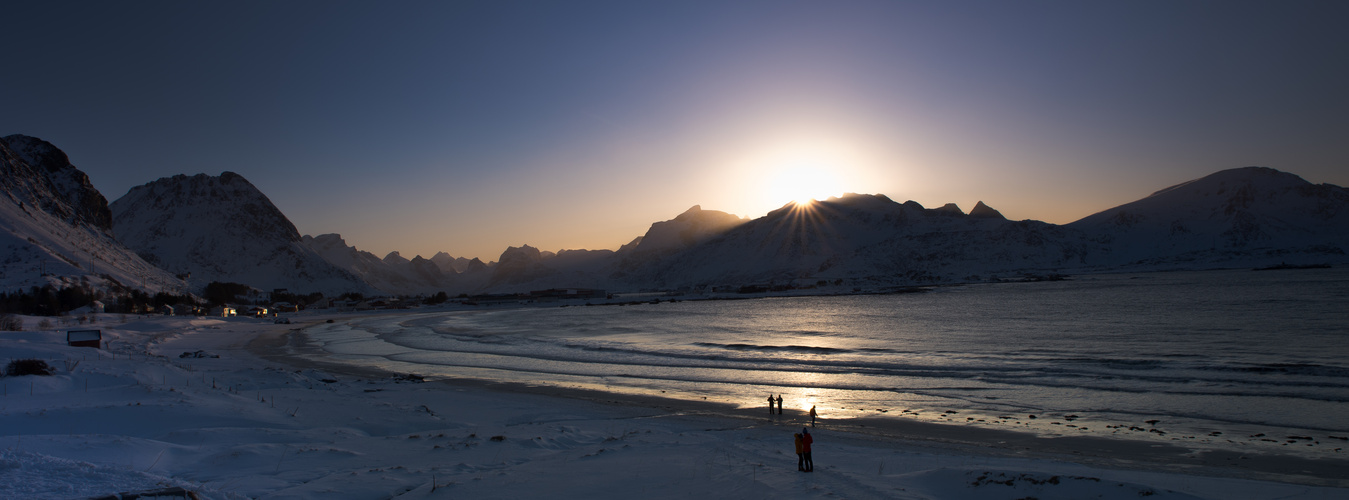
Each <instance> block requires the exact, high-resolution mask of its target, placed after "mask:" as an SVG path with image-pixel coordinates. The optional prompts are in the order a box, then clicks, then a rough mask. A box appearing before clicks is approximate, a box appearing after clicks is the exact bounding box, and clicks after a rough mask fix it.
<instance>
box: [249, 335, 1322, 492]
mask: <svg viewBox="0 0 1349 500" xmlns="http://www.w3.org/2000/svg"><path fill="white" fill-rule="evenodd" d="M247 348H248V350H249V351H250V352H251V353H253V354H254V355H256V356H258V357H260V358H263V359H266V360H268V361H272V362H275V363H279V364H284V365H287V366H291V367H293V368H299V369H315V370H322V371H327V372H332V373H340V374H343V375H345V376H349V377H353V378H358V379H370V380H379V379H388V378H393V377H402V376H403V375H402V374H397V373H393V372H389V371H385V370H381V369H377V368H371V367H361V366H356V365H351V364H346V363H342V362H338V361H327V360H325V357H326V356H325V355H324V354H323V353H322V352H321V351H320V350H319V349H317V348H314V347H312V346H310V345H309V344H308V342H307V341H306V339H305V337H304V334H303V329H302V328H294V329H291V330H289V331H286V332H268V333H260V334H259V335H258V336H257V337H256V338H254V339H253V340H251V341H250V342H249V343H248V345H247ZM430 383H435V384H442V385H446V386H450V387H455V388H470V389H477V390H485V391H496V392H502V393H510V394H531V395H537V396H547V397H558V398H567V399H573V400H583V401H588V402H593V403H597V404H602V405H615V406H622V407H628V408H641V409H646V410H649V411H650V412H651V415H652V416H665V417H673V418H701V419H705V420H706V421H707V423H706V425H708V426H710V427H717V426H724V425H728V423H727V419H733V420H732V422H734V423H732V424H730V425H743V426H761V427H763V426H768V427H773V426H776V427H782V428H783V431H784V432H791V430H792V429H795V428H796V427H799V426H803V425H806V426H808V425H809V423H810V419H809V417H808V416H807V415H805V414H804V412H801V411H797V410H787V411H785V412H784V413H783V414H782V415H771V416H770V415H768V414H767V412H766V411H765V410H766V409H765V408H741V407H737V406H735V405H731V404H727V403H719V402H709V401H696V400H685V399H676V398H668V397H661V396H656V395H635V394H625V393H624V394H620V393H610V392H604V391H598V390H588V389H579V388H569V387H558V386H544V385H531V384H517V383H502V382H492V381H484V380H478V379H457V378H447V379H438V380H434V381H431V382H430ZM823 417H827V415H826V416H823ZM816 429H817V432H818V431H826V432H828V433H829V434H830V435H831V438H830V439H848V440H856V441H858V442H863V441H871V442H873V443H876V444H875V445H878V446H879V445H884V446H891V447H893V446H908V447H921V448H924V449H925V451H928V452H939V453H940V452H949V453H950V454H962V455H980V456H1013V457H1023V458H1046V459H1055V460H1063V461H1070V462H1075V463H1081V464H1085V465H1091V466H1097V467H1105V468H1112V469H1124V470H1142V471H1155V472H1169V473H1183V474H1193V475H1200V476H1210V477H1230V478H1243V479H1258V480H1264V481H1277V482H1285V483H1294V484H1306V485H1314V486H1331V487H1340V488H1344V487H1349V457H1346V458H1327V459H1308V458H1303V457H1297V456H1291V455H1285V454H1277V453H1269V452H1262V451H1254V452H1249V453H1239V452H1235V451H1225V450H1214V449H1200V448H1191V447H1186V446H1183V445H1181V444H1167V443H1158V442H1153V441H1144V440H1131V439H1119V438H1107V437H1097V436H1062V437H1050V436H1041V435H1037V434H1034V433H1031V432H1022V431H1012V430H1004V429H995V428H988V427H982V426H975V425H966V424H960V423H949V424H947V423H934V422H926V421H918V420H913V419H909V418H904V417H902V416H894V415H891V416H887V417H863V418H853V419H841V420H830V419H828V418H821V419H819V420H818V421H817V426H816ZM836 433H846V434H844V435H837V434H836Z"/></svg>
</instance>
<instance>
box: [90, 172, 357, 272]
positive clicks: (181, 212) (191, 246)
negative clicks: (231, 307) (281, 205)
mask: <svg viewBox="0 0 1349 500" xmlns="http://www.w3.org/2000/svg"><path fill="white" fill-rule="evenodd" d="M110 208H111V209H112V213H113V228H114V229H115V231H116V234H117V237H118V239H119V240H120V241H122V242H123V243H124V244H126V245H127V246H129V247H131V248H132V249H134V250H136V251H137V252H139V253H140V254H141V255H143V256H148V257H149V258H152V259H154V261H155V263H156V264H157V265H159V266H160V267H163V268H165V269H167V270H169V271H172V272H175V273H191V275H192V280H193V282H194V283H196V284H198V285H204V284H206V283H209V282H211V281H229V282H236V283H243V284H246V285H250V286H253V287H256V288H259V289H263V290H267V289H272V288H287V289H291V290H298V291H321V292H324V293H341V292H347V291H362V292H364V291H372V289H371V288H370V286H369V285H368V284H366V283H365V282H364V281H362V280H361V279H360V278H359V277H357V276H356V275H354V274H352V273H351V272H349V271H346V270H343V269H341V268H339V267H338V266H334V265H333V264H331V263H329V262H328V261H327V260H325V259H324V258H323V257H321V256H319V254H318V253H316V252H315V250H313V249H312V248H311V247H310V246H308V245H306V244H305V243H306V242H305V240H303V239H302V238H301V237H300V233H299V231H297V230H296V229H295V225H294V224H292V223H291V222H290V219H287V218H286V216H285V214H282V213H281V210H279V209H277V208H276V206H275V205H273V204H272V202H271V200H270V199H268V198H267V196H266V195H264V194H263V193H262V191H260V190H258V188H257V187H256V186H254V185H253V184H252V183H251V182H249V181H248V180H247V179H245V178H244V177H243V176H241V175H239V174H236V173H233V172H224V173H221V174H220V175H219V176H211V175H206V174H197V175H193V176H187V175H175V176H172V177H164V178H160V179H158V180H156V181H153V182H150V183H147V184H144V185H141V186H136V187H134V188H132V189H131V190H130V191H128V192H127V194H126V195H125V196H123V197H121V198H119V199H118V200H117V201H114V202H113V203H112V205H111V206H110ZM317 240H318V239H314V240H310V241H309V242H308V243H311V244H312V243H314V242H315V241H317ZM320 243H323V244H328V245H339V244H340V243H341V237H340V236H336V235H332V236H325V237H324V238H323V240H322V241H321V242H320Z"/></svg>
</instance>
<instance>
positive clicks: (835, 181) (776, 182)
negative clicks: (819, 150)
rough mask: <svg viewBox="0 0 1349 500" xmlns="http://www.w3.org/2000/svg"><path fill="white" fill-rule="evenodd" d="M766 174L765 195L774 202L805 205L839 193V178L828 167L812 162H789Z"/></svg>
mask: <svg viewBox="0 0 1349 500" xmlns="http://www.w3.org/2000/svg"><path fill="white" fill-rule="evenodd" d="M768 175H770V176H771V178H770V179H769V181H768V185H767V190H768V193H767V195H768V196H769V197H770V198H771V199H773V200H776V203H786V202H789V201H790V202H795V203H796V204H808V203H810V201H811V200H825V199H828V198H829V197H831V196H839V195H841V194H843V193H842V183H841V182H840V180H839V178H838V175H837V174H836V173H835V172H834V171H832V170H831V169H830V168H829V167H828V165H824V164H821V163H818V162H813V161H798V162H792V163H788V164H785V165H782V166H780V167H777V168H775V169H773V171H771V172H769V173H768Z"/></svg>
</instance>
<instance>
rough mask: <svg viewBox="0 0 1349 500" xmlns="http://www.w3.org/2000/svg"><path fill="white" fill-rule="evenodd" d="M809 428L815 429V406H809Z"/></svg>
mask: <svg viewBox="0 0 1349 500" xmlns="http://www.w3.org/2000/svg"><path fill="white" fill-rule="evenodd" d="M810 426H811V427H815V405H810ZM807 455H809V453H807Z"/></svg>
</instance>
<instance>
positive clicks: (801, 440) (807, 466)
mask: <svg viewBox="0 0 1349 500" xmlns="http://www.w3.org/2000/svg"><path fill="white" fill-rule="evenodd" d="M795 437H796V470H799V471H801V472H815V460H813V459H811V457H810V443H813V442H815V438H813V437H811V436H810V429H807V428H805V427H802V428H801V432H798V433H796V435H795Z"/></svg>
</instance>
